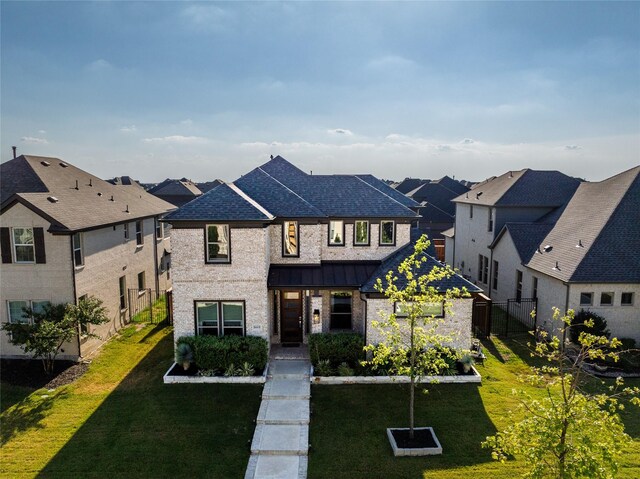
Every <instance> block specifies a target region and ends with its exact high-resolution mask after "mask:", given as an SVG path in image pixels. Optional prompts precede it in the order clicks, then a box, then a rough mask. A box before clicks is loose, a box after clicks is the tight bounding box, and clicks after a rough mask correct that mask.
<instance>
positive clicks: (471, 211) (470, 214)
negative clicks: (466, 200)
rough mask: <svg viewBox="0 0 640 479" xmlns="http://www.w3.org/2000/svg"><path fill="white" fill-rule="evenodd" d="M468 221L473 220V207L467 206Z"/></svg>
mask: <svg viewBox="0 0 640 479" xmlns="http://www.w3.org/2000/svg"><path fill="white" fill-rule="evenodd" d="M469 219H473V205H469Z"/></svg>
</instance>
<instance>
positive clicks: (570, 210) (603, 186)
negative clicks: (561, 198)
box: [527, 166, 640, 283]
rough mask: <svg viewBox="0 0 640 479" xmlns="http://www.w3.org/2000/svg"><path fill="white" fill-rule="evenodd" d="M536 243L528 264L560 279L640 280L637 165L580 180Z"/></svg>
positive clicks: (639, 173) (639, 178) (626, 281)
mask: <svg viewBox="0 0 640 479" xmlns="http://www.w3.org/2000/svg"><path fill="white" fill-rule="evenodd" d="M540 245H542V246H543V247H544V246H546V245H549V246H550V247H551V248H552V249H551V250H550V251H548V252H545V251H543V252H542V253H538V254H534V255H533V257H532V258H531V260H530V261H529V263H528V264H527V266H528V267H530V268H532V269H534V270H537V271H540V272H542V273H544V274H547V275H549V276H552V277H555V278H558V279H560V280H562V281H572V282H594V283H608V282H620V283H640V254H639V253H638V252H640V166H636V167H635V168H632V169H630V170H627V171H625V172H622V173H620V174H618V175H616V176H613V177H611V178H608V179H606V180H603V181H600V182H594V183H590V182H585V183H582V184H581V185H580V187H579V188H578V189H577V191H576V192H575V194H574V195H573V198H571V201H570V202H569V203H568V204H567V206H566V208H565V209H564V211H563V213H562V215H561V216H560V218H559V219H558V221H557V223H556V224H555V226H554V227H553V229H552V230H551V231H550V232H549V233H548V234H547V235H546V236H545V238H544V239H543V240H542V241H541V242H540ZM556 263H557V266H556Z"/></svg>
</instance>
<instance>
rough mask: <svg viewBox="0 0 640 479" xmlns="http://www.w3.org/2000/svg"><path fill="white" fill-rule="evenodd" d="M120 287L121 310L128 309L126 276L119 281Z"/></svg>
mask: <svg viewBox="0 0 640 479" xmlns="http://www.w3.org/2000/svg"><path fill="white" fill-rule="evenodd" d="M118 286H119V288H120V310H123V309H127V278H126V276H120V279H119V280H118Z"/></svg>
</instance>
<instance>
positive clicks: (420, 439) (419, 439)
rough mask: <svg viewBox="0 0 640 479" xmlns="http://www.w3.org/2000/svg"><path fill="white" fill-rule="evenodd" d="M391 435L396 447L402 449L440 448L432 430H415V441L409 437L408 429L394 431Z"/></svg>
mask: <svg viewBox="0 0 640 479" xmlns="http://www.w3.org/2000/svg"><path fill="white" fill-rule="evenodd" d="M391 434H392V435H393V438H394V439H395V440H396V445H397V446H398V447H399V448H401V449H420V448H423V447H438V445H437V444H436V441H435V439H434V438H433V433H432V432H431V429H414V430H413V439H411V438H410V437H409V430H408V429H392V430H391Z"/></svg>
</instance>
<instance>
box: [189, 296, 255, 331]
mask: <svg viewBox="0 0 640 479" xmlns="http://www.w3.org/2000/svg"><path fill="white" fill-rule="evenodd" d="M195 307H196V334H197V335H198V336H200V335H213V336H230V335H237V336H244V323H245V319H244V303H243V302H241V301H196V303H195Z"/></svg>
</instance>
